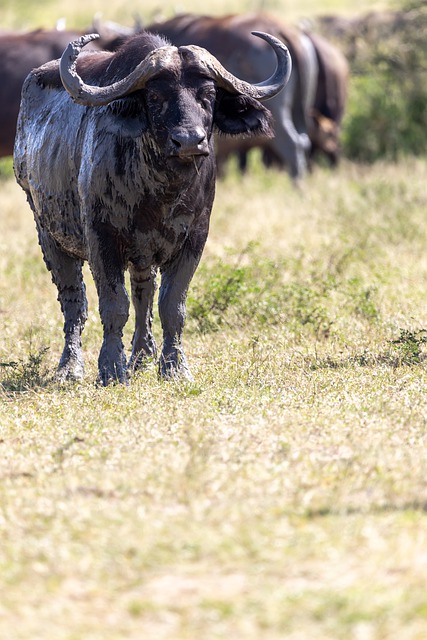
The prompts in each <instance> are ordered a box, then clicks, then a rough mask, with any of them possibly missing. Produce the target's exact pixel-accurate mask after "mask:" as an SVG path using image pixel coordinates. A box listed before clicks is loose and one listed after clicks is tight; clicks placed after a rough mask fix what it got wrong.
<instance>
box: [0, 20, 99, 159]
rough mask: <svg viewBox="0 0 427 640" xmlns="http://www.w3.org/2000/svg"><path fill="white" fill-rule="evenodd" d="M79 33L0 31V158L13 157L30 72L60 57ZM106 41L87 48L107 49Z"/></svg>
mask: <svg viewBox="0 0 427 640" xmlns="http://www.w3.org/2000/svg"><path fill="white" fill-rule="evenodd" d="M82 34H83V32H82V31H73V30H61V29H37V30H35V31H27V32H25V31H21V32H16V31H11V32H8V31H4V32H0V158H2V157H6V156H11V155H12V154H13V144H14V141H15V134H16V121H17V118H18V112H19V105H20V102H21V89H22V85H23V82H24V80H25V78H26V77H27V75H28V74H29V73H30V71H31V70H32V69H34V68H36V67H39V66H41V65H42V64H44V63H45V62H49V61H50V60H56V59H57V58H60V57H61V55H62V53H63V52H64V49H65V48H66V47H67V45H68V44H69V43H70V42H71V41H72V40H75V39H76V38H79V37H80V36H81V35H82ZM107 45H108V42H106V40H105V38H104V39H101V41H100V42H99V43H96V44H90V45H89V48H96V49H98V48H106V47H107Z"/></svg>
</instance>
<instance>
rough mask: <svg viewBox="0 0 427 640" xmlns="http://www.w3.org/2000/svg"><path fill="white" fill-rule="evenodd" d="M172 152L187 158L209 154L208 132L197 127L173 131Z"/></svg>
mask: <svg viewBox="0 0 427 640" xmlns="http://www.w3.org/2000/svg"><path fill="white" fill-rule="evenodd" d="M170 140H171V154H170V155H172V156H179V157H181V158H185V157H188V156H199V155H207V154H208V143H207V138H206V133H205V131H204V130H203V129H201V128H199V127H197V128H196V129H192V130H182V129H180V130H177V131H174V132H172V133H171V137H170Z"/></svg>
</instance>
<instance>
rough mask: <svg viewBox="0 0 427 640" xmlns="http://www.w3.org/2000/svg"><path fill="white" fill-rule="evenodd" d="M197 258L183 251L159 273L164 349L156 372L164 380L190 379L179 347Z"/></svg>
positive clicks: (189, 252)
mask: <svg viewBox="0 0 427 640" xmlns="http://www.w3.org/2000/svg"><path fill="white" fill-rule="evenodd" d="M199 259H200V255H194V254H193V253H192V252H191V251H189V250H184V251H183V252H182V253H181V254H180V255H179V256H178V258H177V259H175V260H174V261H173V262H172V263H171V264H170V265H169V266H168V267H167V268H165V269H164V270H162V281H161V286H160V292H159V314H160V320H161V323H162V329H163V349H162V353H161V356H160V362H159V372H160V375H161V376H162V377H163V378H174V377H184V378H187V379H188V380H192V379H193V377H192V375H191V373H190V370H189V368H188V364H187V359H186V357H185V353H184V349H183V347H182V342H181V339H182V331H183V328H184V323H185V315H186V298H187V291H188V286H189V284H190V281H191V279H192V277H193V275H194V272H195V270H196V268H197V265H198V262H199Z"/></svg>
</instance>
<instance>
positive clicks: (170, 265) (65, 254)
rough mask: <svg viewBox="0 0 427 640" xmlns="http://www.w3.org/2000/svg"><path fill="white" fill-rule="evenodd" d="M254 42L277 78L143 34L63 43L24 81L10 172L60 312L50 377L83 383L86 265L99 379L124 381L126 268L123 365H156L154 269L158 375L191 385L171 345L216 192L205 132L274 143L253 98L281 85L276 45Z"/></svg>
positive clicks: (283, 69)
mask: <svg viewBox="0 0 427 640" xmlns="http://www.w3.org/2000/svg"><path fill="white" fill-rule="evenodd" d="M258 35H259V36H260V38H259V39H261V38H262V39H263V40H265V41H266V42H268V44H269V46H270V48H271V49H272V51H273V53H274V55H275V56H276V61H277V68H276V70H275V72H274V74H273V75H272V76H271V77H269V78H268V79H267V80H266V79H265V77H264V78H262V82H261V83H259V84H256V83H255V84H254V83H248V82H245V81H242V80H240V79H238V78H236V77H235V76H234V75H233V74H231V73H230V72H229V71H228V70H226V69H225V68H224V67H223V66H222V65H221V64H220V63H219V62H218V60H217V59H216V58H215V57H214V56H213V55H211V54H210V53H209V52H208V51H206V50H205V49H202V48H201V47H197V46H182V47H179V48H177V47H175V46H171V45H169V44H168V43H167V41H166V40H165V39H164V38H162V37H160V36H158V35H153V34H150V33H142V34H140V35H137V36H134V37H133V38H130V39H128V40H127V41H126V42H125V44H124V45H123V46H122V47H121V48H120V49H119V50H118V51H117V52H115V53H110V52H107V51H102V52H93V51H88V52H82V54H81V55H80V56H79V53H80V50H81V48H82V46H83V45H84V44H85V43H87V42H89V41H90V40H91V39H92V38H93V37H94V36H86V37H84V38H81V39H80V40H79V41H77V42H73V43H71V44H70V45H69V47H68V48H67V50H66V51H65V52H64V54H63V56H62V58H61V62H59V61H58V60H56V61H53V62H50V63H48V64H46V65H44V66H43V67H41V68H39V69H36V70H35V71H33V72H32V73H31V74H30V75H29V76H28V77H27V79H26V80H25V83H24V87H23V91H22V101H21V109H20V115H19V119H18V129H17V136H16V143H15V152H14V169H15V174H16V178H17V180H18V183H19V184H20V185H21V187H22V188H23V189H24V191H25V192H26V194H27V198H28V201H29V203H30V206H31V208H32V210H33V213H34V217H35V221H36V227H37V231H38V237H39V243H40V245H41V248H42V252H43V256H44V260H45V263H46V266H47V268H48V269H49V270H50V271H51V274H52V279H53V281H54V283H55V285H56V287H57V290H58V299H59V301H60V304H61V309H62V312H63V315H64V335H65V345H64V350H63V353H62V357H61V360H60V363H59V368H58V379H59V380H66V379H78V378H81V377H82V376H83V369H84V367H83V355H82V344H81V333H82V331H83V328H84V325H85V321H86V318H87V299H86V293H85V285H84V281H83V274H82V266H83V262H84V261H88V263H89V266H90V269H91V272H92V275H93V278H94V280H95V284H96V288H97V292H98V298H99V312H100V316H101V321H102V325H103V331H104V340H103V344H102V347H101V350H100V354H99V359H98V369H99V379H100V381H101V382H102V383H104V384H107V383H108V382H109V381H110V380H118V381H120V382H126V379H127V370H128V363H127V361H126V356H125V351H124V345H123V342H122V336H123V328H124V326H125V324H126V322H127V319H128V316H129V306H130V305H129V299H128V294H127V291H126V287H125V276H124V274H125V271H126V270H127V269H129V273H130V282H131V296H132V302H133V305H134V308H135V331H134V335H133V340H132V355H131V359H130V368H132V369H133V368H136V367H139V366H142V365H143V364H144V362H145V361H146V359H147V358H152V357H155V356H156V343H155V340H154V336H153V333H152V306H153V300H154V294H155V289H156V276H157V271H158V270H160V272H161V287H160V291H159V301H158V305H159V314H160V320H161V324H162V329H163V347H162V350H161V354H160V360H159V367H160V374H161V375H162V376H164V377H174V376H177V375H180V376H184V377H188V378H189V377H191V376H190V372H189V368H188V365H187V361H186V357H185V353H184V350H183V347H182V342H181V337H182V331H183V327H184V321H185V313H186V296H187V290H188V286H189V284H190V281H191V279H192V277H193V275H194V272H195V270H196V268H197V265H198V263H199V260H200V257H201V255H202V251H203V248H204V245H205V242H206V239H207V235H208V230H209V219H210V213H211V209H212V204H213V199H214V194H215V178H216V163H215V154H214V140H213V131H214V129H217V130H219V131H221V132H222V133H223V134H231V135H239V134H244V135H248V136H250V135H257V134H262V135H264V136H268V135H272V129H271V115H270V112H269V111H268V109H266V108H265V107H264V106H263V104H262V102H263V101H264V100H268V99H270V98H271V99H272V98H274V96H275V95H277V94H278V93H279V92H280V91H281V90H282V89H283V87H284V86H285V84H286V82H287V81H288V79H289V75H290V69H291V61H290V56H289V52H288V50H287V49H286V47H285V46H284V45H283V43H282V42H280V41H279V40H277V39H275V38H274V37H272V36H270V35H267V34H258ZM252 37H254V36H252ZM254 39H255V38H254ZM237 46H238V42H236V47H237ZM266 75H267V74H266Z"/></svg>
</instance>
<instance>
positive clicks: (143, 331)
mask: <svg viewBox="0 0 427 640" xmlns="http://www.w3.org/2000/svg"><path fill="white" fill-rule="evenodd" d="M129 272H130V283H131V292H132V303H133V306H134V309H135V331H134V334H133V338H132V355H131V358H130V362H129V366H130V367H131V368H132V369H139V368H140V367H142V366H144V364H145V363H146V361H147V358H154V357H155V356H156V351H157V350H156V342H155V340H154V336H153V331H152V325H153V300H154V294H155V292H156V269H154V268H149V269H139V268H138V267H136V266H135V265H130V267H129Z"/></svg>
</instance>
